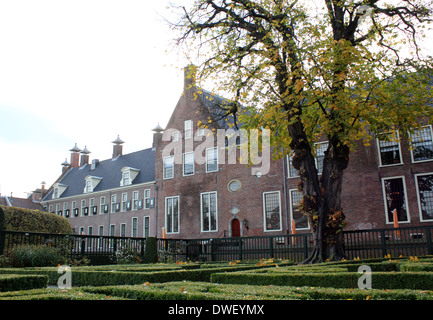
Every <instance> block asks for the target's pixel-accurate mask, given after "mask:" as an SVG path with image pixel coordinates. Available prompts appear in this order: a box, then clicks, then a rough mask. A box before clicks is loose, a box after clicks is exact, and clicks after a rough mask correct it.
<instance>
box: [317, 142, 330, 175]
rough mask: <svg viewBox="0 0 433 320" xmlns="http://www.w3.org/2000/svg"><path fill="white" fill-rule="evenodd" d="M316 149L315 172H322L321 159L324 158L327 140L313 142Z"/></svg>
mask: <svg viewBox="0 0 433 320" xmlns="http://www.w3.org/2000/svg"><path fill="white" fill-rule="evenodd" d="M315 146H316V147H317V149H316V168H317V173H318V174H322V172H323V159H324V158H325V151H326V149H328V142H319V143H315Z"/></svg>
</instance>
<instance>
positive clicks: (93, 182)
mask: <svg viewBox="0 0 433 320" xmlns="http://www.w3.org/2000/svg"><path fill="white" fill-rule="evenodd" d="M85 180H86V185H85V187H84V193H91V192H93V191H94V190H95V188H96V186H97V185H98V184H99V182H101V180H102V178H100V177H95V176H87V177H86V178H85Z"/></svg>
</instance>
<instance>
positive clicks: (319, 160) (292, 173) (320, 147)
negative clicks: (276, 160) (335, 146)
mask: <svg viewBox="0 0 433 320" xmlns="http://www.w3.org/2000/svg"><path fill="white" fill-rule="evenodd" d="M314 145H315V147H316V157H315V161H316V168H317V174H322V172H323V159H324V158H325V151H326V149H328V142H327V141H325V142H317V143H315V144H314ZM287 166H288V168H289V169H288V177H289V178H297V177H299V171H298V170H296V169H295V168H294V167H293V155H290V156H288V157H287Z"/></svg>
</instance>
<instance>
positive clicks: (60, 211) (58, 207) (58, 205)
mask: <svg viewBox="0 0 433 320" xmlns="http://www.w3.org/2000/svg"><path fill="white" fill-rule="evenodd" d="M60 209H61V207H60V203H58V204H56V214H57V215H58V216H61V215H62V210H60Z"/></svg>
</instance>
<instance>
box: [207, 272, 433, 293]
mask: <svg viewBox="0 0 433 320" xmlns="http://www.w3.org/2000/svg"><path fill="white" fill-rule="evenodd" d="M360 276H361V275H360V274H359V273H357V272H337V273H332V272H326V273H306V272H299V273H296V272H286V273H284V272H281V273H261V272H259V273H254V272H233V273H214V274H212V276H211V282H214V283H225V284H250V283H254V284H257V285H278V286H314V287H333V288H357V287H358V279H359V277H360ZM372 286H373V288H374V289H419V290H431V289H432V288H433V273H430V272H373V273H372Z"/></svg>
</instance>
